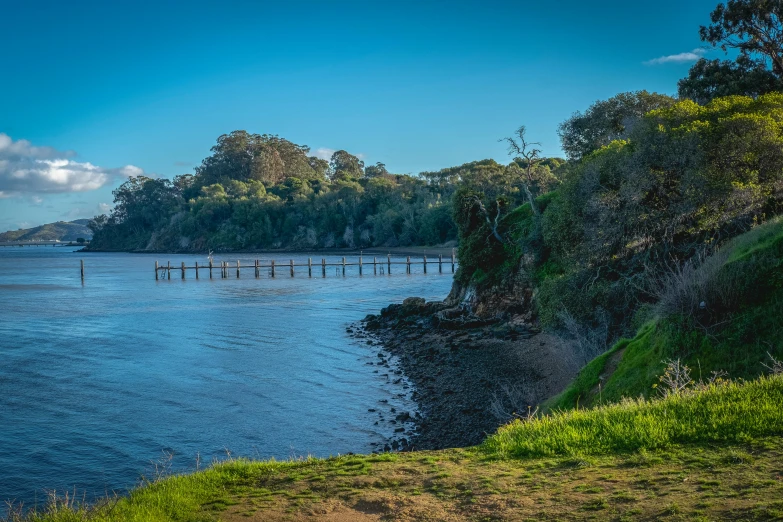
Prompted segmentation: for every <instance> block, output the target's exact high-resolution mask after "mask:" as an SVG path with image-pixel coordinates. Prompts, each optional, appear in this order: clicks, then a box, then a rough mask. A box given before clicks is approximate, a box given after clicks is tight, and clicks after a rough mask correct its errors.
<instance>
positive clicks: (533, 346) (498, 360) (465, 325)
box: [349, 298, 579, 451]
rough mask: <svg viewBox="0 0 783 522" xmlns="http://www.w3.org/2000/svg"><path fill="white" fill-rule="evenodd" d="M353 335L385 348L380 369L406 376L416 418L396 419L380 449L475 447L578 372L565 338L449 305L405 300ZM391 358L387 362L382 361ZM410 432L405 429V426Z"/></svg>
mask: <svg viewBox="0 0 783 522" xmlns="http://www.w3.org/2000/svg"><path fill="white" fill-rule="evenodd" d="M349 332H350V333H351V334H352V335H353V336H355V337H363V338H366V340H367V342H368V344H372V345H377V346H378V347H380V348H382V351H381V352H379V354H378V355H379V362H378V363H377V364H378V365H385V366H389V363H388V360H389V356H393V357H394V358H395V360H396V361H397V364H398V366H399V368H393V367H390V368H389V369H388V370H387V371H389V372H392V373H393V374H397V375H398V376H404V377H405V378H407V379H408V381H409V382H410V383H411V385H412V386H413V388H414V391H413V393H412V398H413V400H414V401H415V402H416V403H417V405H418V407H419V413H418V414H414V415H413V416H412V415H411V414H410V413H406V412H400V413H397V412H391V413H392V415H393V414H395V413H397V417H399V416H403V417H404V418H396V417H395V418H394V420H395V422H398V423H399V424H400V427H398V428H397V433H399V435H398V436H397V437H395V438H394V439H392V440H391V441H390V442H389V443H388V444H386V445H385V446H384V447H383V448H379V450H380V449H383V450H387V451H388V450H390V449H394V450H417V449H441V448H449V447H463V446H471V445H475V444H478V443H480V442H481V441H482V440H483V439H484V438H485V437H486V435H487V434H489V433H492V432H494V431H495V430H496V429H497V428H498V426H500V425H502V424H504V423H506V422H508V421H509V420H511V419H512V418H513V417H514V416H515V415H524V414H526V413H527V411H528V408H535V407H536V405H537V404H540V403H541V402H542V401H543V400H545V399H547V398H549V397H551V396H553V395H555V394H556V393H558V392H559V391H561V390H562V389H563V388H564V387H565V386H566V385H567V384H568V383H569V382H570V381H571V380H572V379H573V378H574V376H575V375H576V373H577V371H578V370H579V365H578V363H577V362H576V360H575V358H574V357H573V356H572V355H571V353H572V352H571V349H570V348H569V346H568V344H567V342H566V341H564V340H563V339H561V338H559V337H557V336H554V335H551V334H548V333H543V332H541V331H539V330H538V329H537V328H535V327H534V326H533V325H530V324H528V323H525V322H524V320H523V319H522V318H521V317H519V318H515V317H506V318H504V319H503V320H496V319H490V320H487V319H482V318H479V317H477V316H475V315H473V314H471V313H470V312H468V311H466V310H465V309H464V308H462V307H459V306H456V307H455V306H449V305H448V304H446V302H429V303H427V302H425V301H424V299H421V298H409V299H406V300H405V301H404V302H403V304H393V305H390V306H388V307H387V308H384V309H383V310H382V311H381V313H380V315H368V316H367V317H366V318H365V319H363V320H362V321H360V322H359V323H357V324H355V325H353V326H352V327H351V328H350V329H349ZM384 354H387V355H388V356H384ZM406 425H407V426H411V428H406V427H405V426H406Z"/></svg>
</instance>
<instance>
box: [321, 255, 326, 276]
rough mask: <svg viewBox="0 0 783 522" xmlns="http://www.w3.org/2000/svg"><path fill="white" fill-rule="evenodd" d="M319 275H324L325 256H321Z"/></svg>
mask: <svg viewBox="0 0 783 522" xmlns="http://www.w3.org/2000/svg"><path fill="white" fill-rule="evenodd" d="M321 277H326V258H325V257H322V258H321Z"/></svg>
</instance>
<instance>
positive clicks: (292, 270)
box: [291, 259, 294, 277]
mask: <svg viewBox="0 0 783 522" xmlns="http://www.w3.org/2000/svg"><path fill="white" fill-rule="evenodd" d="M291 277H294V260H293V259H292V260H291Z"/></svg>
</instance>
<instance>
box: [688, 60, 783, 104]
mask: <svg viewBox="0 0 783 522" xmlns="http://www.w3.org/2000/svg"><path fill="white" fill-rule="evenodd" d="M780 90H783V82H781V80H780V79H779V78H778V77H776V76H775V75H774V74H773V73H772V71H770V70H769V69H768V68H767V66H766V64H764V62H762V61H759V60H751V59H750V58H748V57H747V56H744V55H740V56H739V57H737V60H736V61H733V62H732V61H730V60H722V61H721V60H707V59H705V58H702V59H700V60H699V61H698V62H696V63H695V64H694V65H693V67H691V69H690V71H689V72H688V77H687V78H683V79H682V80H680V81H679V82H677V92H678V94H679V96H680V98H683V99H685V98H687V99H691V100H693V101H695V102H696V103H698V104H701V105H704V104H706V103H709V102H710V101H712V100H713V99H714V98H720V97H724V96H735V95H737V96H751V97H753V98H756V97H758V96H760V95H762V94H767V93H769V92H773V91H780Z"/></svg>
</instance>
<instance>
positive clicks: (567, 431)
mask: <svg viewBox="0 0 783 522" xmlns="http://www.w3.org/2000/svg"><path fill="white" fill-rule="evenodd" d="M781 405H783V376H770V377H761V378H759V379H757V380H755V381H751V382H724V383H719V384H712V385H709V386H707V387H706V388H705V389H703V390H700V391H692V392H688V393H684V394H680V395H673V396H669V397H667V398H664V399H658V400H646V399H635V400H632V399H627V400H625V401H623V402H621V403H617V404H610V405H606V406H601V407H598V408H594V409H589V410H583V409H580V410H576V409H574V410H564V411H555V412H553V413H551V414H549V415H546V416H544V417H541V418H537V419H533V420H530V421H520V420H517V421H515V422H512V423H511V424H508V425H506V426H504V427H502V428H500V429H499V430H498V432H497V433H496V434H494V435H492V436H490V437H489V438H488V439H487V440H486V441H485V442H484V444H483V445H482V448H483V449H484V451H485V452H486V454H487V456H490V457H493V458H528V457H544V456H553V455H567V456H581V455H600V454H607V453H617V452H631V451H639V450H654V449H660V448H665V447H668V446H671V445H674V444H684V443H706V442H729V441H733V442H745V441H749V440H753V439H754V438H757V437H761V436H766V435H779V434H783V411H782V410H781Z"/></svg>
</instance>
